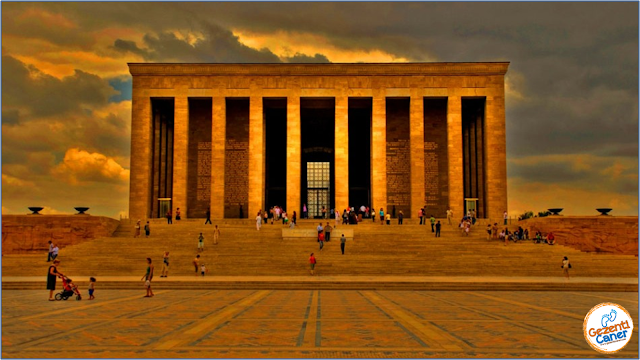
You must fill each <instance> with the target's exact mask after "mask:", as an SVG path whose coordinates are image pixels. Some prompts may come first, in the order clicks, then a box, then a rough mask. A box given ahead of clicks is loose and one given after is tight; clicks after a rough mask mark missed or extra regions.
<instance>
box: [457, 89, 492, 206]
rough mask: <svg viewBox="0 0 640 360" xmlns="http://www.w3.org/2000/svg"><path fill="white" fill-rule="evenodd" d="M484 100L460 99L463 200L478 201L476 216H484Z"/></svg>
mask: <svg viewBox="0 0 640 360" xmlns="http://www.w3.org/2000/svg"><path fill="white" fill-rule="evenodd" d="M485 103H486V101H485V98H463V99H462V168H463V176H464V198H465V199H468V198H475V199H478V202H477V204H476V205H477V207H476V216H477V217H480V218H483V217H485V214H486V208H485V206H486V201H485V194H486V191H485V174H486V172H485V161H484V108H485Z"/></svg>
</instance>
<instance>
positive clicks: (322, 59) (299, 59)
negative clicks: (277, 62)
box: [284, 53, 330, 63]
mask: <svg viewBox="0 0 640 360" xmlns="http://www.w3.org/2000/svg"><path fill="white" fill-rule="evenodd" d="M284 60H285V62H288V63H329V62H330V61H329V59H327V57H326V56H324V55H322V54H315V55H314V56H308V55H305V54H300V53H296V54H295V55H293V56H291V57H288V58H285V59H284Z"/></svg>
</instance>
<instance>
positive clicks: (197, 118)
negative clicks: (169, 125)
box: [187, 99, 213, 218]
mask: <svg viewBox="0 0 640 360" xmlns="http://www.w3.org/2000/svg"><path fill="white" fill-rule="evenodd" d="M188 159H189V168H188V171H189V173H188V176H187V179H188V180H187V186H188V191H187V204H188V206H187V217H188V218H194V217H195V218H203V217H205V216H206V212H207V208H208V207H209V205H210V202H211V167H212V165H213V164H212V163H211V99H207V100H204V99H189V156H188Z"/></svg>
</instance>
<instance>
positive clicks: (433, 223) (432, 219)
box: [429, 214, 436, 232]
mask: <svg viewBox="0 0 640 360" xmlns="http://www.w3.org/2000/svg"><path fill="white" fill-rule="evenodd" d="M429 221H430V222H431V232H435V231H436V230H435V229H434V226H435V224H436V218H434V217H433V214H431V219H429Z"/></svg>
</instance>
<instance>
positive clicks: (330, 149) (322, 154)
mask: <svg viewBox="0 0 640 360" xmlns="http://www.w3.org/2000/svg"><path fill="white" fill-rule="evenodd" d="M335 118H336V115H335V99H334V98H302V99H300V123H301V149H302V159H301V169H300V170H301V171H300V173H301V176H300V177H301V179H300V180H301V186H300V188H301V194H300V199H301V202H302V203H303V204H307V208H308V211H309V218H315V217H321V209H322V206H324V207H325V209H326V210H327V214H329V209H331V208H333V207H334V197H335V186H334V181H335V180H334V179H335V168H334V166H335V165H334V153H335V152H334V148H335V146H334V144H335ZM309 163H312V164H311V165H309ZM313 163H315V164H313ZM318 164H322V165H318ZM309 171H311V174H312V175H311V176H310V175H309V174H310V173H309ZM326 171H328V178H329V181H326V177H327V176H326ZM327 193H328V194H329V197H328V199H327V198H326V196H323V195H322V194H327ZM318 199H320V200H318ZM310 200H312V201H313V203H314V205H313V206H314V207H313V208H311V206H310V205H311V204H310Z"/></svg>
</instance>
